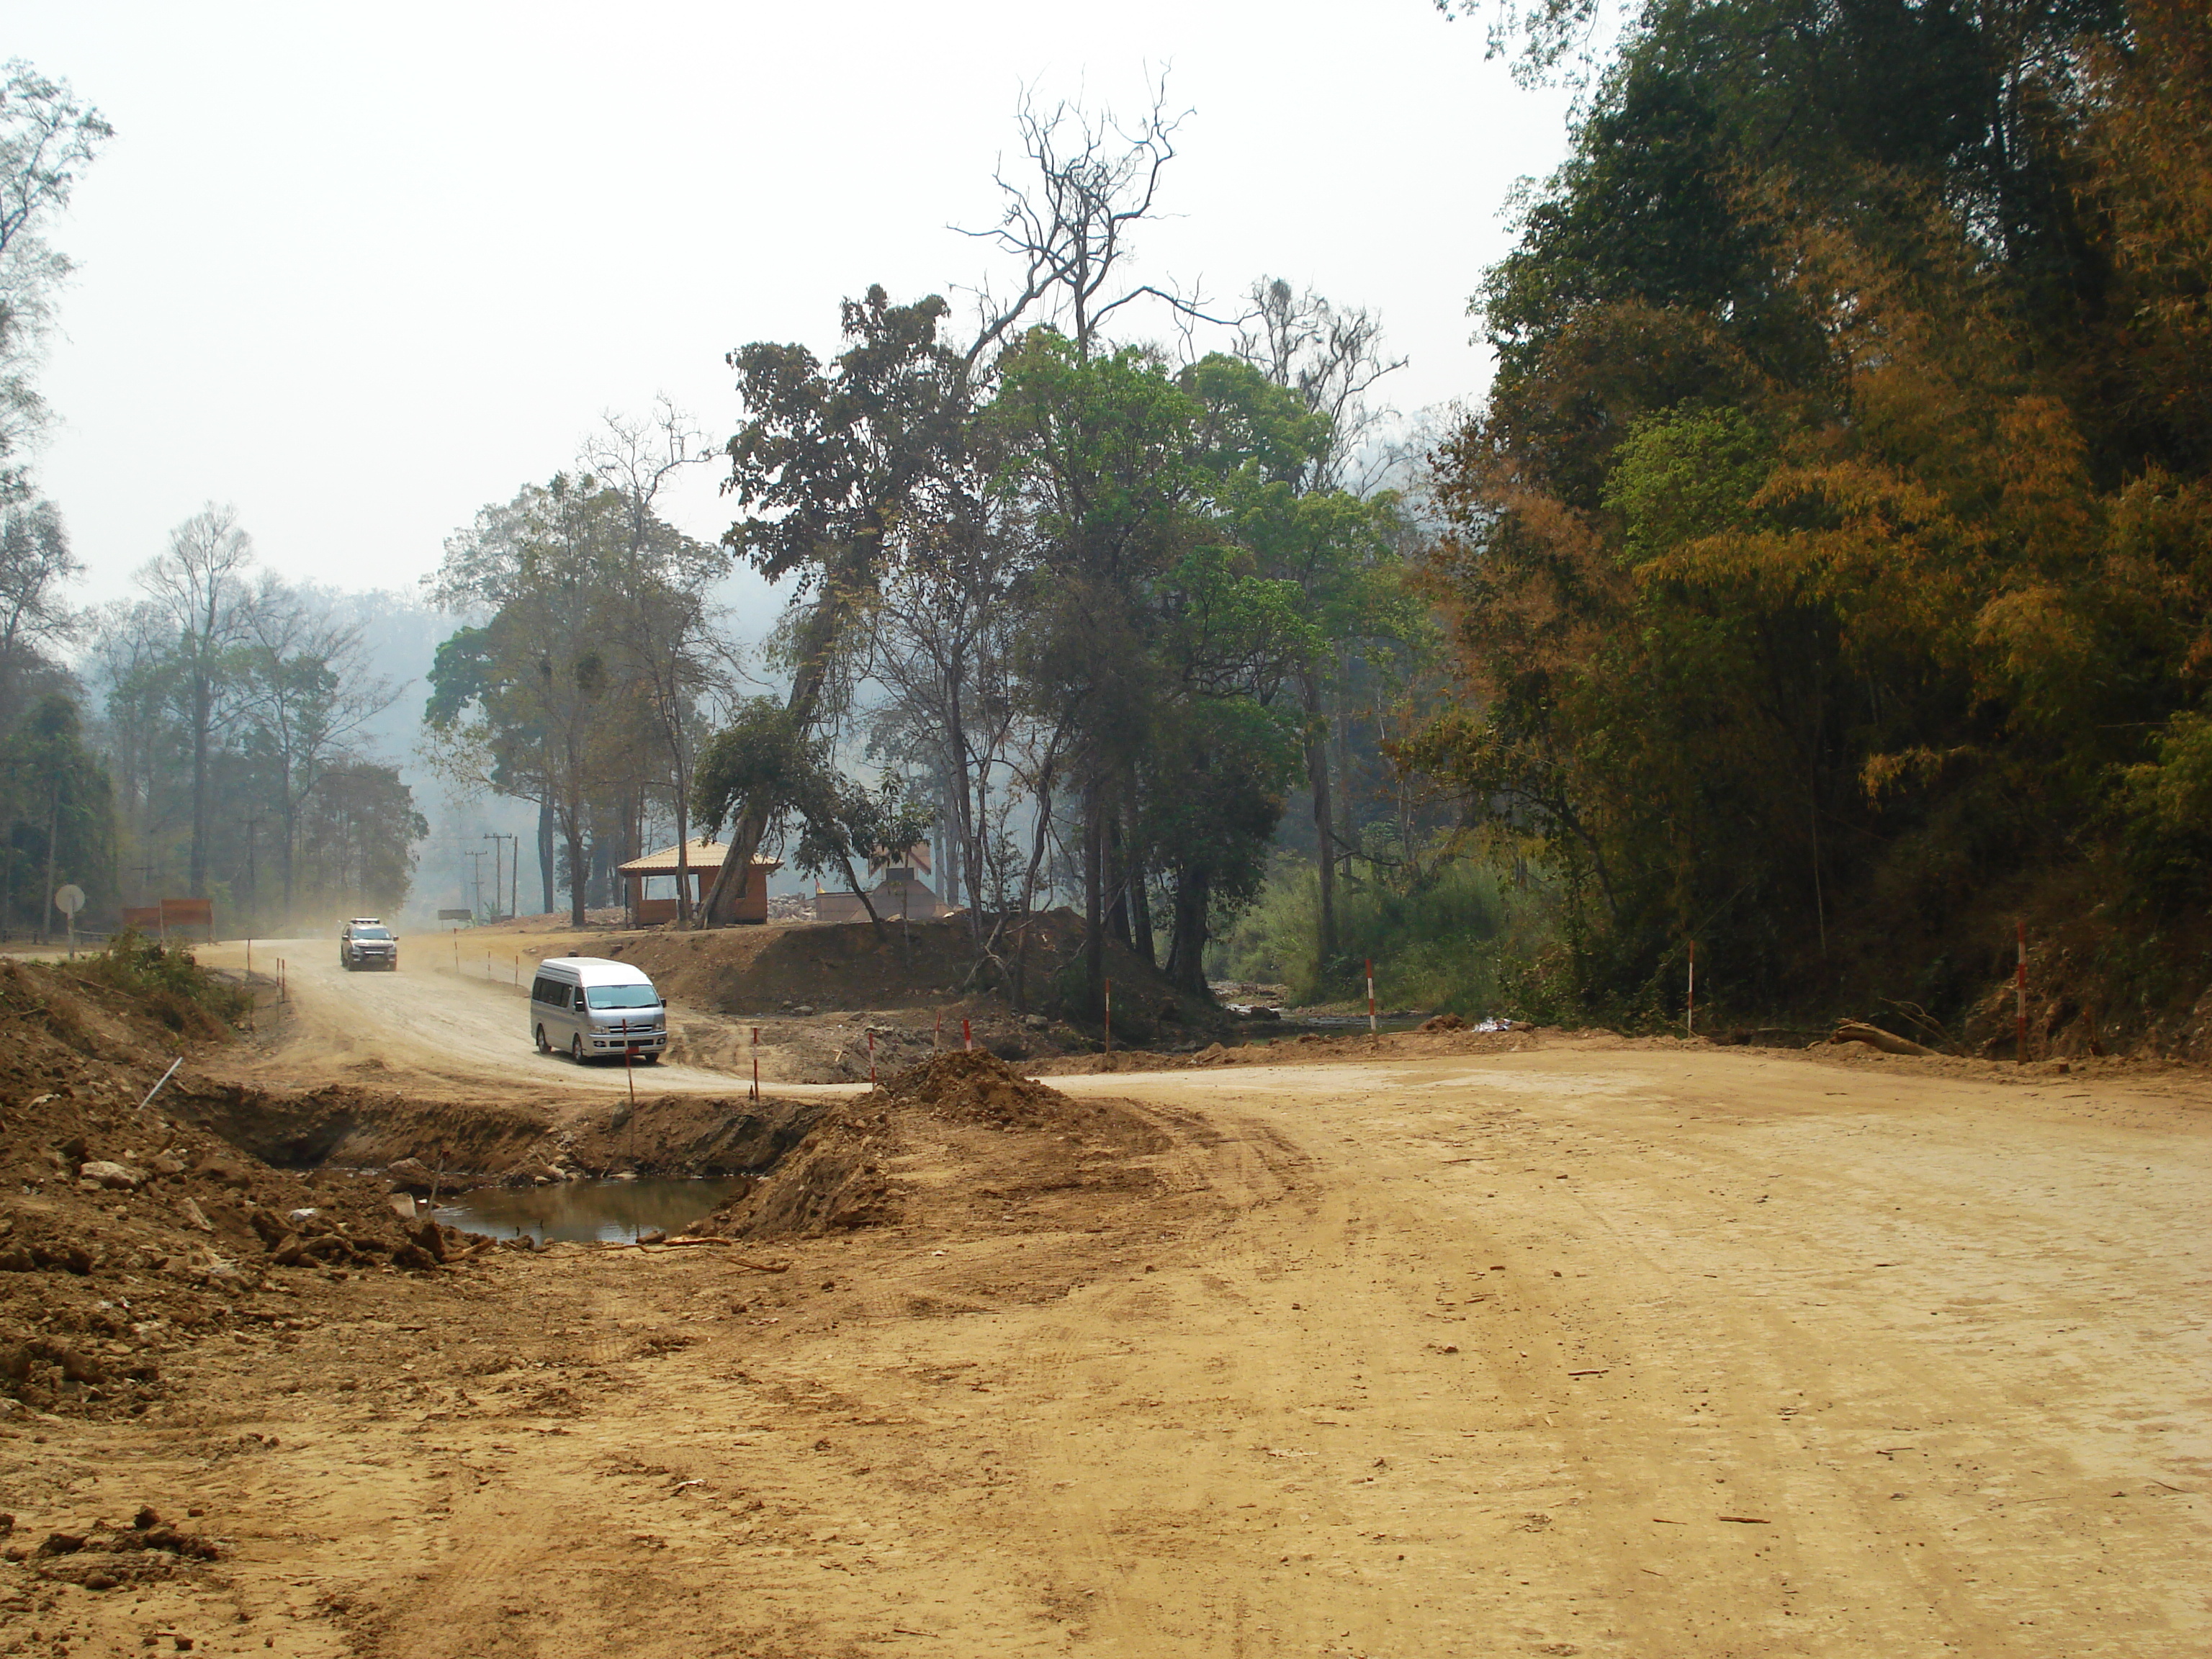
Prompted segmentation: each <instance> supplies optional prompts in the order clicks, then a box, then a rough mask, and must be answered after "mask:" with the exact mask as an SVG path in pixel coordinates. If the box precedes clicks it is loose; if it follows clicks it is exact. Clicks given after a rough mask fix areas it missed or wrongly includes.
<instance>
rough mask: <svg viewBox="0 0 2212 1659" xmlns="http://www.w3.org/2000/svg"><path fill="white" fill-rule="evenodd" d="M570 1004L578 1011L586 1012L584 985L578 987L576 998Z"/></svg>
mask: <svg viewBox="0 0 2212 1659" xmlns="http://www.w3.org/2000/svg"><path fill="white" fill-rule="evenodd" d="M568 1006H570V1007H571V1008H572V1009H574V1011H575V1012H577V1013H582V1012H584V987H582V986H580V985H579V986H578V987H576V996H575V1000H574V1002H572V1003H570V1004H569V1005H568Z"/></svg>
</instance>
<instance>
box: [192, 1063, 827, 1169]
mask: <svg viewBox="0 0 2212 1659" xmlns="http://www.w3.org/2000/svg"><path fill="white" fill-rule="evenodd" d="M187 1109H188V1110H189V1111H190V1112H191V1115H192V1116H193V1117H194V1119H195V1121H198V1122H200V1123H202V1124H204V1126H205V1127H208V1128H210V1129H211V1130H212V1131H214V1132H215V1133H218V1134H220V1135H222V1137H223V1138H224V1139H228V1140H229V1141H230V1142H232V1143H233V1144H234V1145H235V1146H239V1147H240V1148H242V1149H243V1150H245V1151H247V1152H252V1154H253V1155H254V1156H255V1157H257V1158H261V1159H263V1160H264V1161H265V1162H268V1163H270V1164H282V1165H287V1166H291V1167H295V1168H297V1167H309V1166H320V1165H325V1164H335V1165H339V1166H342V1167H344V1168H348V1169H356V1170H380V1171H384V1172H386V1173H387V1174H392V1176H393V1179H395V1180H396V1181H398V1182H400V1183H401V1184H402V1185H404V1186H421V1185H422V1182H424V1181H427V1179H428V1177H430V1176H438V1177H440V1185H441V1190H444V1191H448V1192H451V1191H457V1190H460V1189H462V1188H467V1187H471V1186H482V1185H486V1184H507V1183H520V1182H532V1181H557V1180H567V1179H571V1178H574V1177H576V1176H612V1175H639V1176H722V1175H737V1174H742V1173H745V1172H748V1171H752V1170H763V1169H765V1168H767V1167H768V1166H769V1164H773V1163H775V1161H776V1160H777V1159H778V1158H781V1157H782V1156H783V1154H784V1153H785V1152H787V1151H788V1150H789V1149H790V1148H791V1147H792V1146H794V1145H796V1144H797V1143H798V1142H799V1139H801V1138H802V1137H803V1136H804V1135H805V1133H806V1132H807V1130H808V1129H810V1128H811V1127H813V1124H814V1122H815V1120H816V1119H817V1117H819V1115H821V1111H822V1108H821V1105H820V1103H818V1102H815V1101H794V1100H778V1099H775V1098H773V1097H770V1098H766V1099H763V1100H759V1101H747V1100H743V1099H738V1100H730V1099H724V1098H721V1097H715V1096H708V1095H674V1094H670V1095H658V1096H653V1097H647V1098H644V1099H641V1100H639V1101H637V1102H635V1103H634V1104H633V1103H630V1102H629V1101H627V1100H617V1101H608V1100H607V1099H605V1097H597V1096H592V1097H584V1098H582V1099H580V1100H572V1101H558V1100H549V1101H545V1102H542V1103H530V1104H518V1103H515V1102H513V1101H511V1100H500V1099H497V1098H494V1097H457V1098H449V1099H441V1100H435V1101H423V1100H416V1099H414V1098H412V1097H409V1096H406V1095H403V1094H396V1093H386V1092H382V1091H375V1090H368V1089H362V1088H357V1087H354V1086H351V1085H343V1084H336V1085H328V1086H325V1087H324V1088H320V1089H313V1090H308V1091H305V1092H302V1093H297V1094H285V1093H272V1092H270V1091H264V1090H260V1089H256V1088H252V1087H251V1086H246V1085H234V1084H232V1085H214V1084H210V1085H205V1086H204V1087H203V1088H201V1089H199V1090H197V1091H194V1092H193V1093H192V1094H191V1097H190V1100H189V1104H188V1108H187ZM396 1166H404V1167H399V1168H398V1169H397V1172H396V1173H394V1170H395V1167H396Z"/></svg>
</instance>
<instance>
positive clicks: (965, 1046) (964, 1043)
mask: <svg viewBox="0 0 2212 1659" xmlns="http://www.w3.org/2000/svg"><path fill="white" fill-rule="evenodd" d="M960 1052H961V1053H962V1054H973V1053H974V1052H975V1033H974V1032H972V1031H970V1030H969V1029H968V1022H967V1021H966V1020H964V1019H963V1020H962V1021H961V1022H960Z"/></svg>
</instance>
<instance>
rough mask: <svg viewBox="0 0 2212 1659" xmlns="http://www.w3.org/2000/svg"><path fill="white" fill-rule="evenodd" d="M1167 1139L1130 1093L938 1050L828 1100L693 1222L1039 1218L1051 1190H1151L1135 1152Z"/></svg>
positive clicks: (763, 1225) (706, 1229)
mask: <svg viewBox="0 0 2212 1659" xmlns="http://www.w3.org/2000/svg"><path fill="white" fill-rule="evenodd" d="M1168 1144H1169V1138H1168V1136H1167V1135H1166V1134H1165V1133H1163V1131H1162V1130H1161V1129H1160V1128H1159V1127H1157V1125H1156V1124H1155V1122H1154V1121H1153V1120H1152V1116H1151V1115H1147V1114H1146V1112H1145V1111H1144V1110H1142V1109H1140V1108H1138V1107H1136V1106H1134V1105H1133V1104H1132V1103H1128V1102H1126V1101H1116V1100H1077V1099H1073V1098H1071V1097H1068V1096H1066V1095H1064V1094H1062V1093H1060V1091H1058V1090H1057V1089H1049V1088H1047V1087H1045V1086H1044V1085H1042V1084H1040V1083H1036V1082H1032V1081H1030V1079H1027V1078H1024V1077H1022V1076H1020V1075H1019V1074H1018V1073H1015V1072H1014V1071H1012V1069H1011V1068H1010V1067H1008V1066H1007V1065H1006V1062H1005V1061H1003V1060H1000V1059H998V1058H997V1057H996V1056H995V1055H993V1054H968V1053H958V1054H939V1055H938V1056H936V1057H935V1058H934V1059H932V1060H928V1061H927V1062H926V1063H924V1064H922V1065H921V1066H915V1068H914V1069H913V1070H911V1071H908V1072H905V1073H901V1074H900V1075H898V1076H896V1077H895V1078H893V1079H890V1082H889V1083H888V1084H887V1085H885V1086H884V1087H883V1088H882V1089H879V1090H875V1091H871V1092H869V1093H868V1094H866V1095H864V1096H861V1097H860V1098H858V1099H856V1100H852V1101H848V1102H840V1103H836V1104H835V1105H833V1106H831V1107H830V1108H829V1109H828V1110H827V1111H826V1112H825V1113H824V1114H823V1115H822V1117H821V1118H820V1119H819V1120H818V1121H817V1122H816V1123H815V1125H814V1127H812V1129H811V1130H810V1131H809V1132H808V1133H807V1135H806V1138H805V1139H804V1140H802V1141H800V1142H799V1145H798V1146H797V1147H796V1148H794V1149H793V1152H792V1153H791V1154H790V1155H789V1156H788V1157H787V1158H784V1159H783V1160H782V1161H781V1162H780V1163H779V1164H776V1166H775V1168H774V1169H773V1170H770V1171H769V1172H768V1173H767V1174H766V1175H765V1176H763V1179H762V1180H761V1181H760V1182H759V1183H758V1184H757V1186H756V1187H755V1188H753V1190H752V1191H751V1192H750V1193H746V1194H741V1195H740V1196H738V1198H735V1199H733V1200H731V1201H730V1202H729V1203H727V1204H725V1205H724V1206H721V1207H720V1209H718V1210H716V1211H715V1212H714V1213H713V1214H712V1215H710V1216H708V1218H706V1219H705V1220H704V1221H703V1222H702V1223H701V1224H700V1225H698V1226H697V1227H696V1228H695V1229H694V1230H693V1231H696V1232H699V1233H702V1234H713V1235H721V1236H727V1237H742V1238H775V1237H790V1236H792V1235H795V1234H819V1233H827V1232H836V1231H844V1230H848V1229H852V1228H859V1227H884V1226H890V1225H895V1224H896V1223H898V1222H900V1221H902V1220H905V1219H906V1218H908V1217H910V1216H913V1215H915V1214H918V1213H924V1212H926V1213H927V1214H928V1215H929V1216H930V1217H931V1218H932V1219H933V1220H934V1221H935V1222H937V1223H938V1224H939V1225H946V1224H955V1225H957V1224H959V1223H961V1222H963V1221H964V1222H965V1223H966V1225H965V1227H964V1228H963V1231H992V1230H994V1218H997V1220H998V1221H1000V1222H1006V1221H1011V1220H1012V1219H1013V1217H1014V1212H1017V1211H1023V1212H1029V1213H1030V1214H1031V1217H1032V1218H1034V1215H1035V1212H1036V1206H1038V1205H1039V1204H1041V1203H1047V1202H1048V1201H1049V1202H1054V1203H1056V1202H1057V1200H1048V1196H1047V1195H1048V1194H1073V1195H1078V1197H1080V1196H1081V1195H1085V1194H1089V1195H1094V1196H1095V1195H1096V1194H1099V1193H1101V1192H1104V1191H1106V1190H1109V1189H1111V1190H1114V1191H1116V1192H1121V1193H1134V1192H1139V1191H1143V1190H1146V1189H1148V1188H1149V1187H1150V1186H1151V1185H1152V1182H1153V1177H1152V1176H1151V1175H1150V1174H1149V1173H1147V1171H1146V1167H1145V1162H1144V1161H1145V1159H1146V1158H1148V1157H1151V1156H1153V1155H1156V1154H1157V1153H1158V1152H1160V1151H1161V1150H1162V1149H1163V1148H1164V1147H1165V1146H1167V1145H1168ZM1063 1207H1064V1206H1063Z"/></svg>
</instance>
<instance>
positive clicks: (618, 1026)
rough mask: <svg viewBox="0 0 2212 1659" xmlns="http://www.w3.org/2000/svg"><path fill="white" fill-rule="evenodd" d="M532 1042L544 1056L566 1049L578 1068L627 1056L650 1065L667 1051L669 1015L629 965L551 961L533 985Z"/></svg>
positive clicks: (602, 961)
mask: <svg viewBox="0 0 2212 1659" xmlns="http://www.w3.org/2000/svg"><path fill="white" fill-rule="evenodd" d="M530 1036H531V1040H532V1042H535V1043H537V1045H538V1053H539V1054H551V1053H552V1052H553V1051H554V1050H555V1049H556V1048H561V1049H565V1050H566V1051H567V1052H568V1058H569V1059H571V1060H574V1061H575V1062H576V1063H577V1064H578V1065H579V1066H580V1065H582V1064H583V1063H584V1062H585V1061H586V1060H593V1059H599V1060H614V1059H619V1058H620V1057H621V1056H622V1055H623V1053H624V1052H628V1053H629V1054H630V1055H632V1056H633V1057H634V1058H635V1059H638V1060H645V1061H647V1062H651V1061H653V1060H659V1058H660V1055H661V1051H662V1050H663V1049H665V1048H667V1047H668V1010H667V1008H666V1006H664V1005H663V1003H662V1002H661V1000H660V993H659V992H658V991H656V990H654V989H653V981H651V980H650V979H647V977H646V976H645V975H643V974H641V973H640V972H639V971H638V970H637V969H635V968H633V967H631V966H630V965H629V963H626V962H613V961H610V960H609V959H608V958H607V957H547V958H546V959H545V960H544V962H541V963H538V977H537V978H536V979H534V980H532V981H531V984H530Z"/></svg>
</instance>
